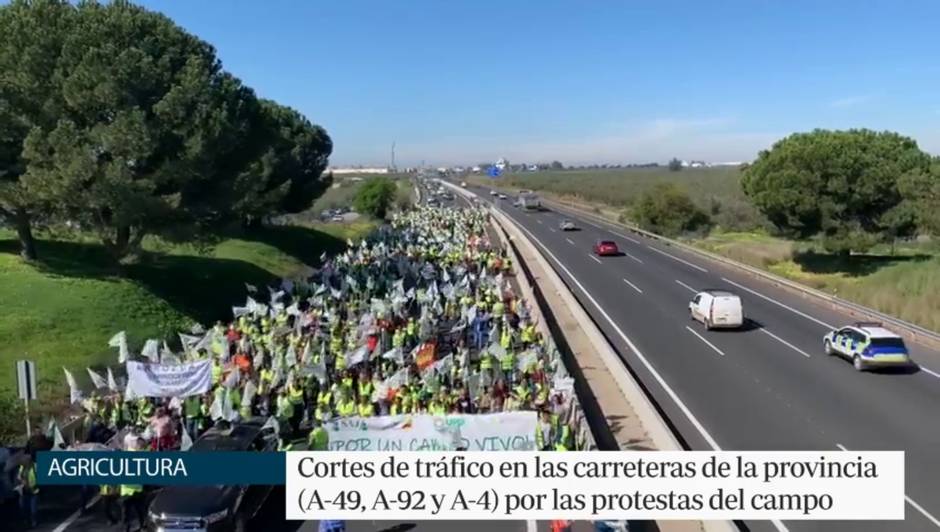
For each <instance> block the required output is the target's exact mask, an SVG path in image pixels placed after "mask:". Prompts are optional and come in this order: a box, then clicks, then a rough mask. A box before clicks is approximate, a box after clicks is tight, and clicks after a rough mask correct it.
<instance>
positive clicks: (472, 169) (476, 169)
mask: <svg viewBox="0 0 940 532" xmlns="http://www.w3.org/2000/svg"><path fill="white" fill-rule="evenodd" d="M470 171H471V172H473V173H474V174H479V173H480V172H481V171H482V169H481V168H480V167H479V166H474V167H473V168H471V169H470Z"/></svg>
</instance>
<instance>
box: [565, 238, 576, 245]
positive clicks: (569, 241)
mask: <svg viewBox="0 0 940 532" xmlns="http://www.w3.org/2000/svg"><path fill="white" fill-rule="evenodd" d="M565 240H567V241H568V243H569V244H571V245H572V246H573V245H574V242H572V241H571V239H570V238H566V239H565Z"/></svg>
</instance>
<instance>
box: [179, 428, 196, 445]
mask: <svg viewBox="0 0 940 532" xmlns="http://www.w3.org/2000/svg"><path fill="white" fill-rule="evenodd" d="M192 446H193V439H192V438H191V437H190V436H189V432H187V431H186V427H185V426H184V427H183V436H182V437H181V439H180V450H181V451H188V450H190V449H191V448H192Z"/></svg>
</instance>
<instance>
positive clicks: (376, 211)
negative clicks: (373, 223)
mask: <svg viewBox="0 0 940 532" xmlns="http://www.w3.org/2000/svg"><path fill="white" fill-rule="evenodd" d="M395 188H396V187H395V182H394V181H392V180H391V179H389V178H387V177H372V178H369V179H368V180H367V181H366V182H365V183H363V184H362V186H361V187H360V188H359V190H358V192H357V193H356V197H355V198H354V199H353V206H354V207H355V208H356V210H357V211H359V212H360V213H363V214H369V215H371V216H374V217H376V218H385V215H386V214H387V213H388V208H389V207H390V206H391V205H392V201H393V200H394V199H395Z"/></svg>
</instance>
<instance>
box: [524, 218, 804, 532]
mask: <svg viewBox="0 0 940 532" xmlns="http://www.w3.org/2000/svg"><path fill="white" fill-rule="evenodd" d="M519 228H520V229H522V230H523V231H524V232H525V233H527V234H528V235H529V238H531V239H532V241H533V242H535V243H537V244H538V245H539V247H541V248H542V250H544V251H545V253H546V254H547V255H548V256H549V257H550V258H551V259H552V260H553V261H554V262H555V264H557V265H558V267H559V268H561V270H562V271H563V272H565V274H567V275H568V278H569V279H571V281H572V282H573V283H574V284H575V285H577V287H578V288H579V289H580V290H581V292H582V293H583V294H584V296H585V297H587V298H588V301H590V302H591V304H592V305H594V308H596V309H597V311H598V312H600V314H601V316H603V317H604V320H606V321H607V324H608V325H610V326H611V328H613V330H614V331H616V332H617V335H618V336H620V339H621V340H623V342H624V343H625V344H627V347H629V348H630V351H632V352H633V354H634V355H635V356H636V357H637V359H639V361H640V362H641V363H642V364H643V366H644V367H645V368H646V370H647V371H649V372H650V374H651V375H652V376H653V378H654V379H655V380H656V382H657V383H658V384H659V386H660V387H661V388H662V389H663V391H665V392H666V395H668V396H669V398H670V399H672V401H673V402H674V403H675V404H676V406H677V407H679V410H681V411H682V414H683V415H684V416H685V417H686V418H687V419H688V420H689V422H690V423H691V424H692V426H693V427H695V430H697V431H698V433H699V435H700V436H701V437H702V439H703V440H705V443H706V444H707V445H708V446H709V447H711V448H712V450H714V451H720V450H721V446H720V445H718V442H716V441H715V438H712V435H711V434H709V433H708V431H707V430H705V427H704V426H703V425H702V423H701V422H699V420H698V418H696V417H695V415H693V414H692V411H691V410H689V407H688V406H686V405H685V403H683V402H682V399H679V395H678V394H676V392H675V390H673V389H672V388H671V387H670V386H669V384H667V383H666V379H664V378H663V376H662V375H660V374H659V372H658V371H656V368H654V367H653V365H652V364H651V363H650V361H649V360H647V358H646V356H645V355H644V354H643V353H642V352H641V351H640V350H639V348H637V346H636V344H634V343H633V341H632V340H630V338H629V337H628V336H627V335H626V333H624V332H623V329H621V328H620V326H619V325H617V323H616V322H615V321H614V320H613V319H612V318H611V317H610V315H609V314H607V311H605V310H604V308H603V307H601V305H600V303H598V302H597V300H596V299H594V296H592V295H591V293H590V292H588V291H587V289H586V288H584V285H583V284H581V281H579V280H578V279H577V278H575V276H574V275H573V274H572V273H571V270H569V269H568V268H567V267H566V266H565V265H564V264H562V263H561V261H560V260H558V257H556V256H555V254H554V253H552V252H551V251H550V250H549V249H548V247H547V246H546V245H545V244H543V243H542V241H541V240H539V239H538V238H536V236H535V235H534V234H532V232H531V231H529V230H528V229H526V228H525V227H522V226H520V227H519ZM778 530H781V532H783V531H786V528H785V527H784V528H782V529H781V528H780V527H778Z"/></svg>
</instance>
